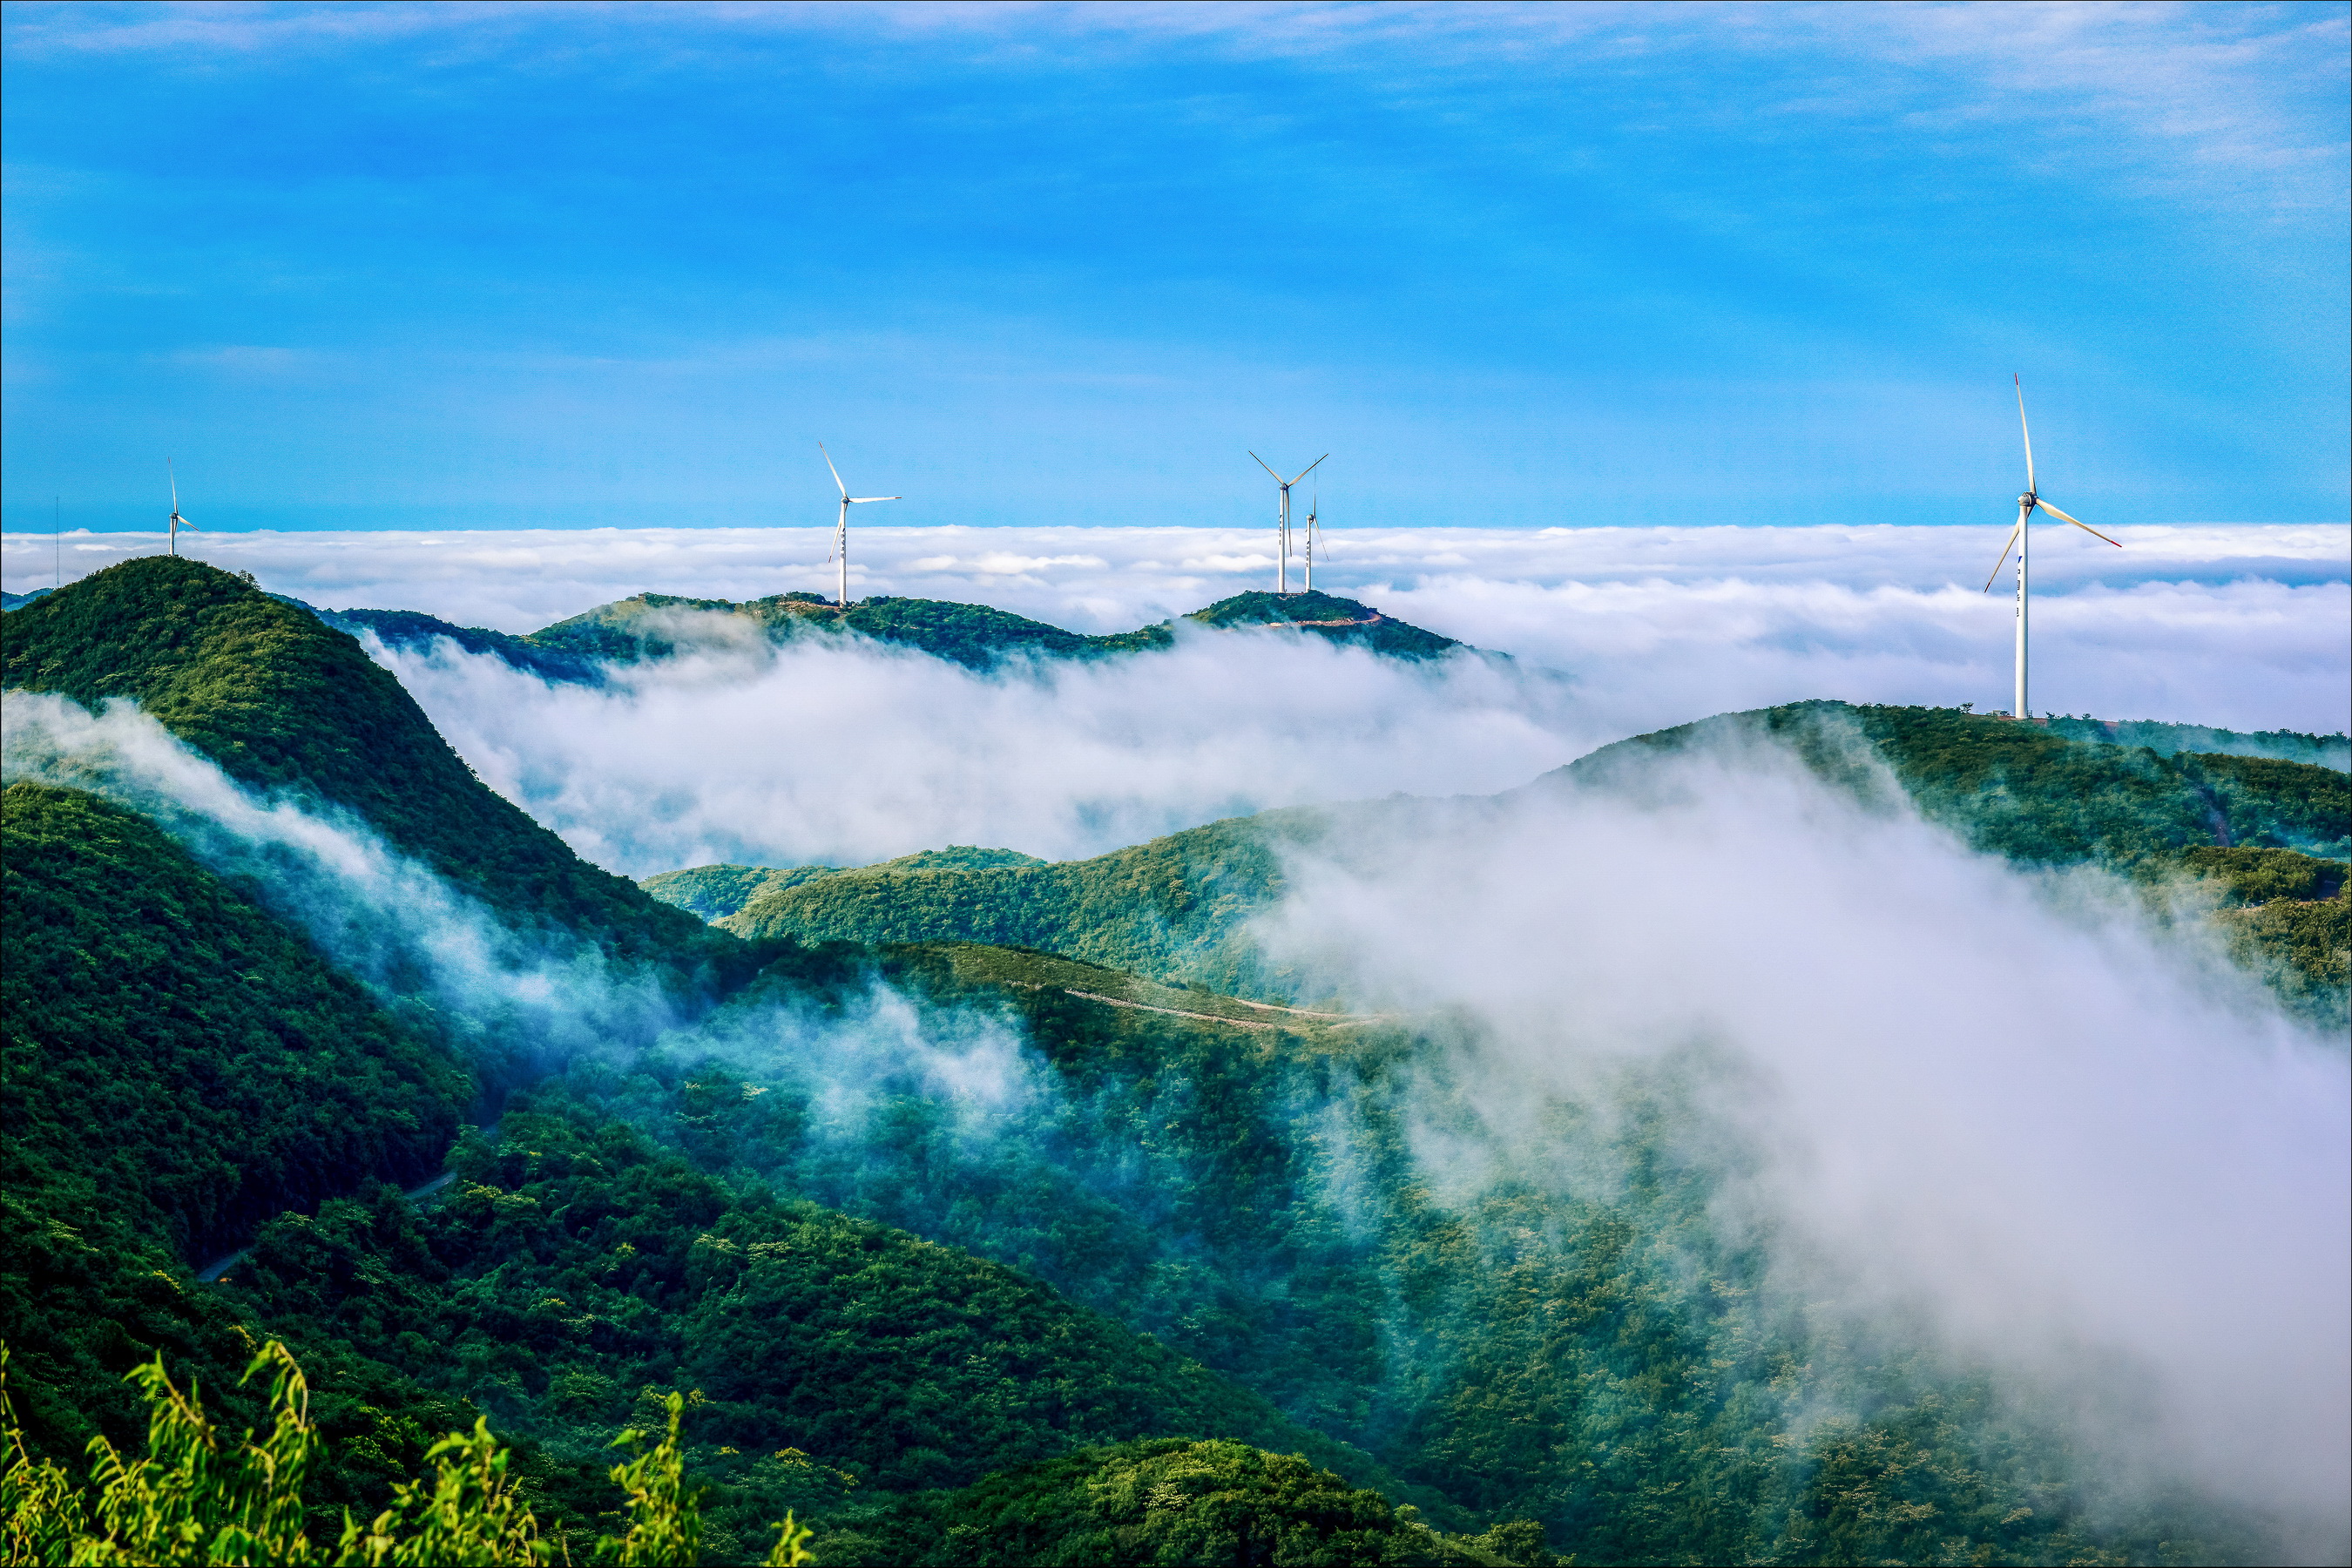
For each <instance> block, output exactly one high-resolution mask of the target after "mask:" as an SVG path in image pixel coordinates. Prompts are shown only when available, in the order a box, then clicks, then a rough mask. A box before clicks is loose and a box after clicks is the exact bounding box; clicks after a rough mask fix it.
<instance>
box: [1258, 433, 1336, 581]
mask: <svg viewBox="0 0 2352 1568" xmlns="http://www.w3.org/2000/svg"><path fill="white" fill-rule="evenodd" d="M1330 455H1331V454H1330V453H1328V452H1326V453H1324V454H1323V458H1328V457H1329V456H1330ZM1323 458H1316V459H1315V460H1314V461H1313V462H1311V463H1309V464H1307V466H1306V467H1305V468H1301V469H1299V470H1298V471H1297V473H1295V474H1293V475H1291V477H1290V478H1288V479H1284V478H1283V477H1282V476H1281V475H1280V474H1277V473H1276V472H1275V471H1274V470H1273V469H1272V468H1265V458H1261V457H1259V456H1258V455H1257V454H1256V453H1255V452H1252V453H1251V454H1250V460H1251V461H1253V462H1255V464H1257V466H1258V467H1259V468H1265V471H1266V474H1267V476H1268V477H1269V478H1271V479H1273V480H1274V482H1275V483H1276V484H1277V485H1280V486H1281V487H1282V505H1281V508H1280V510H1277V511H1276V513H1275V525H1274V591H1275V592H1276V593H1277V594H1287V593H1289V592H1290V487H1291V486H1293V485H1295V484H1297V482H1298V481H1299V480H1301V479H1305V478H1306V477H1307V475H1309V474H1311V473H1313V472H1314V471H1315V470H1316V469H1317V468H1321V467H1322V466H1323ZM1307 585H1308V586H1309V587H1312V586H1314V584H1312V583H1311V582H1310V583H1309V584H1307Z"/></svg>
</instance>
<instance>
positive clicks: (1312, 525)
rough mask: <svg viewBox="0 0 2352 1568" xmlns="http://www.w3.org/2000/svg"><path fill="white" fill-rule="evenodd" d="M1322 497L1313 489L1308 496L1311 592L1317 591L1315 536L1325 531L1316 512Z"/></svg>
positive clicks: (1309, 588)
mask: <svg viewBox="0 0 2352 1568" xmlns="http://www.w3.org/2000/svg"><path fill="white" fill-rule="evenodd" d="M1322 499H1323V498H1322V497H1321V496H1319V495H1318V494H1316V493H1314V492H1312V491H1309V492H1308V494H1307V592H1308V593H1310V594H1311V593H1313V592H1315V536H1316V535H1317V534H1318V533H1320V532H1322V531H1323V525H1322V524H1321V522H1319V521H1318V520H1317V518H1316V515H1315V512H1316V508H1317V507H1318V506H1319V505H1320V504H1321V502H1322Z"/></svg>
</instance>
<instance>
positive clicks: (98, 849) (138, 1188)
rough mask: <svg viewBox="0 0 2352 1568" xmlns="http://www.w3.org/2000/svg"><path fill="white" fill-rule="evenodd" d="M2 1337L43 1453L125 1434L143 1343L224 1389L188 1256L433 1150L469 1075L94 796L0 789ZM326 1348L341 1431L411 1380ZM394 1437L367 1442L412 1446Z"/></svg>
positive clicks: (227, 1326)
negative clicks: (130, 1383)
mask: <svg viewBox="0 0 2352 1568" xmlns="http://www.w3.org/2000/svg"><path fill="white" fill-rule="evenodd" d="M0 908H5V920H0V1082H5V1096H0V1342H5V1343H6V1344H7V1345H8V1346H9V1347H10V1349H11V1352H12V1353H13V1358H14V1359H13V1363H12V1366H11V1371H10V1379H11V1384H12V1387H13V1389H14V1391H15V1398H16V1405H17V1407H18V1409H19V1412H20V1414H21V1415H23V1417H24V1419H25V1422H26V1426H27V1428H28V1430H29V1432H30V1434H31V1436H32V1440H33V1441H34V1443H35V1445H36V1447H37V1448H38V1449H39V1450H40V1451H44V1452H47V1453H49V1454H51V1455H55V1456H61V1457H63V1456H70V1455H73V1454H76V1453H78V1452H79V1450H80V1448H81V1446H82V1445H83V1443H84V1442H86V1441H87V1440H88V1439H89V1438H90V1437H91V1436H101V1435H102V1436H107V1437H109V1438H110V1439H112V1440H114V1441H115V1442H117V1443H124V1442H128V1441H129V1440H131V1438H132V1437H133V1436H135V1427H136V1424H137V1422H138V1420H139V1415H138V1411H137V1407H136V1401H135V1399H134V1398H133V1396H132V1394H131V1390H129V1389H128V1388H126V1387H125V1386H123V1384H122V1382H121V1379H122V1377H123V1375H124V1374H125V1373H128V1372H130V1371H131V1368H132V1367H133V1366H135V1365H138V1364H140V1363H142V1362H144V1361H146V1360H148V1359H149V1358H151V1357H152V1355H153V1354H154V1353H155V1352H157V1351H158V1350H162V1351H165V1352H169V1354H170V1356H171V1359H172V1361H173V1364H174V1366H175V1368H176V1369H178V1371H179V1373H181V1374H182V1375H185V1374H186V1373H189V1372H191V1371H193V1372H194V1373H198V1374H200V1375H202V1376H203V1377H204V1378H205V1382H206V1384H207V1386H208V1388H211V1389H213V1390H215V1391H217V1392H216V1394H215V1397H216V1399H225V1400H226V1403H227V1405H228V1407H229V1408H230V1409H231V1410H232V1411H234V1410H237V1409H241V1408H243V1407H244V1405H245V1404H246V1403H247V1401H246V1400H245V1399H244V1398H243V1397H242V1396H240V1395H239V1394H236V1392H235V1390H234V1386H233V1385H234V1382H235V1378H236V1373H237V1372H238V1371H240V1370H241V1369H242V1368H243V1366H244V1364H245V1362H246V1361H247V1359H248V1358H249V1357H250V1356H251V1354H252V1345H251V1342H250V1341H249V1339H248V1338H247V1336H246V1335H245V1333H244V1330H243V1329H242V1327H241V1326H240V1325H239V1323H238V1322H237V1321H236V1315H235V1314H234V1313H232V1312H230V1311H229V1310H226V1308H225V1307H223V1306H222V1304H221V1303H219V1302H218V1301H216V1300H213V1299H212V1298H210V1297H209V1296H208V1295H207V1294H206V1293H205V1291H203V1290H202V1289H199V1288H196V1287H194V1285H193V1284H192V1282H191V1280H190V1279H189V1274H188V1268H189V1265H190V1264H191V1263H194V1262H196V1261H201V1260H202V1259H203V1258H205V1257H206V1256H207V1255H208V1254H209V1253H211V1252H212V1251H214V1250H215V1249H217V1248H219V1247H224V1246H226V1245H228V1244H232V1243H234V1242H235V1241H237V1240H241V1239H243V1238H244V1237H246V1236H247V1235H248V1234H250V1232H251V1230H252V1229H253V1227H254V1226H257V1224H259V1223H260V1222H261V1221H262V1220H264V1219H265V1218H267V1217H268V1215H274V1214H277V1213H279V1212H280V1211H282V1210H284V1209H286V1208H289V1207H297V1206H307V1205H312V1204H315V1203H317V1202H318V1201H320V1199H321V1198H323V1197H325V1196H328V1195H330V1194H336V1193H342V1192H348V1191H350V1190H351V1189H352V1187H353V1186H354V1185H355V1184H359V1183H361V1182H362V1181H365V1180H366V1179H368V1178H370V1177H381V1178H385V1179H389V1180H394V1181H411V1180H416V1179H419V1178H421V1177H422V1176H423V1175H424V1174H425V1173H429V1172H431V1171H433V1170H435V1169H436V1168H437V1167H438V1166H439V1163H440V1161H441V1158H442V1153H443V1152H444V1150H446V1148H447V1146H448V1143H449V1141H450V1139H451V1138H452V1137H453V1136H454V1135H455V1132H456V1129H457V1121H458V1119H459V1117H460V1115H461V1114H463V1112H464V1111H465V1110H466V1108H467V1103H468V1102H469V1101H470V1100H472V1098H473V1095H474V1085H473V1082H472V1080H471V1078H470V1076H469V1074H468V1073H467V1069H466V1067H465V1065H464V1064H463V1063H462V1062H460V1061H459V1060H458V1059H457V1058H456V1057H455V1056H454V1055H452V1054H451V1053H450V1052H449V1051H448V1050H446V1049H445V1048H443V1047H441V1046H439V1045H437V1044H436V1043H435V1042H434V1041H432V1040H431V1039H429V1038H426V1037H421V1036H420V1035H419V1034H418V1033H416V1032H415V1030H414V1029H412V1028H410V1027H409V1026H406V1025H405V1024H404V1023H403V1022H402V1021H400V1020H399V1019H397V1018H395V1017H394V1016H390V1015H389V1014H387V1013H386V1012H385V1011H384V1010H383V1008H381V1007H380V1006H379V1005H377V1004H376V1003H375V1001H374V1000H373V999H372V998H371V997H369V996H368V995H367V994H365V993H363V992H362V990H361V989H360V987H359V986H357V985H356V984H353V983H352V981H350V980H349V979H347V978H345V977H344V976H343V975H341V974H340V973H337V972H336V971H334V970H333V969H332V968H331V967H330V966H329V965H328V964H327V963H325V962H324V961H323V960H322V959H320V956H319V955H318V954H317V953H316V952H313V951H312V950H311V949H310V947H309V946H308V945H307V944H306V943H304V942H302V941H300V940H299V938H297V937H295V936H294V935H293V934H291V933H290V932H289V931H286V930H285V929H284V928H283V927H282V926H280V925H279V924H278V922H277V921H274V920H273V919H272V918H271V917H270V916H269V915H268V913H267V912H266V911H265V910H262V909H260V908H259V907H258V906H257V905H256V904H254V903H253V902H252V901H251V900H249V899H247V897H246V896H245V895H244V894H243V893H241V892H239V891H238V890H237V889H234V888H232V887H230V886H228V885H226V883H224V882H223V881H222V880H221V879H218V878H217V877H215V875H213V874H212V873H211V872H209V871H207V870H205V868H203V867H201V866H199V865H197V864H196V863H195V862H194V860H192V859H191V858H189V856H188V855H187V853H186V852H185V851H184V849H182V848H181V847H180V846H179V845H177V844H176V843H174V842H173V840H171V839H170V838H169V837H165V836H164V835H163V833H162V832H160V831H159V830H158V829H156V828H155V827H154V826H152V825H151V824H150V823H148V822H146V821H145V820H144V819H142V818H141V817H139V816H135V815H133V814H131V813H130V812H128V811H125V810H123V809H122V808H121V807H119V806H115V805H109V804H107V803H106V802H104V801H101V800H99V799H97V798H95V797H93V796H91V795H85V794H82V793H80V792H79V791H73V790H59V789H51V788H47V787H45V786H42V785H38V784H14V785H11V786H10V787H9V788H8V789H7V790H6V791H5V795H0ZM319 1371H320V1373H321V1374H322V1375H323V1376H325V1377H326V1378H327V1379H328V1382H329V1386H330V1389H331V1392H330V1393H329V1394H327V1395H326V1396H325V1403H324V1404H323V1405H322V1406H321V1411H322V1415H323V1416H324V1417H325V1419H326V1420H327V1421H328V1424H329V1425H330V1426H331V1428H332V1429H333V1430H334V1431H336V1432H337V1433H339V1434H344V1433H349V1432H350V1431H352V1427H353V1425H354V1422H356V1424H357V1426H358V1428H359V1429H361V1430H367V1429H369V1428H370V1427H371V1426H372V1424H373V1420H374V1419H375V1417H373V1416H364V1417H363V1416H359V1415H356V1414H355V1413H356V1411H357V1408H358V1406H359V1405H362V1404H371V1405H373V1408H374V1409H375V1410H376V1411H377V1412H379V1413H381V1412H383V1411H385V1410H393V1411H398V1410H401V1409H402V1408H403V1407H404V1406H405V1405H414V1404H415V1397H414V1396H413V1391H404V1388H403V1387H402V1385H401V1380H399V1379H398V1378H396V1377H390V1376H388V1375H378V1374H377V1373H373V1372H370V1371H368V1370H366V1369H353V1368H352V1367H350V1366H348V1365H345V1364H343V1363H340V1362H337V1361H336V1360H334V1359H333V1358H331V1357H330V1358H327V1359H326V1360H324V1361H322V1362H321V1363H320V1367H319ZM449 1414H450V1415H455V1414H456V1413H455V1412H454V1411H451V1412H449ZM433 1419H435V1420H439V1419H441V1417H439V1416H435V1417H433ZM422 1430H423V1429H422V1428H420V1429H419V1431H420V1433H421V1431H422ZM380 1436H381V1435H380ZM402 1447H403V1446H402V1441H401V1440H400V1439H398V1438H396V1437H382V1438H381V1440H380V1441H379V1442H378V1443H377V1444H376V1445H375V1447H374V1450H373V1451H374V1452H375V1453H376V1454H377V1455H378V1456H379V1457H380V1458H381V1457H383V1455H384V1454H385V1453H386V1451H387V1449H388V1450H390V1451H391V1452H392V1454H393V1456H394V1458H404V1459H405V1460H406V1461H409V1462H413V1461H414V1460H415V1458H417V1455H416V1454H415V1452H405V1453H403V1451H402ZM409 1447H410V1448H412V1449H413V1448H414V1447H415V1445H414V1444H411V1445H409ZM384 1462H385V1463H386V1464H390V1463H392V1462H393V1460H392V1458H385V1459H384ZM360 1469H361V1472H366V1471H367V1469H368V1466H367V1465H366V1464H364V1463H362V1465H361V1467H360ZM363 1479H364V1477H363V1474H362V1476H361V1477H360V1478H359V1479H354V1477H353V1476H352V1475H351V1474H348V1473H346V1472H345V1471H341V1470H339V1471H337V1472H336V1474H335V1475H334V1476H331V1477H330V1478H328V1479H327V1486H326V1490H325V1491H324V1492H323V1493H321V1496H322V1497H324V1498H327V1499H356V1498H357V1497H358V1496H359V1493H357V1492H354V1491H352V1487H353V1486H360V1485H362V1481H363ZM362 1489H363V1487H362Z"/></svg>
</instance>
